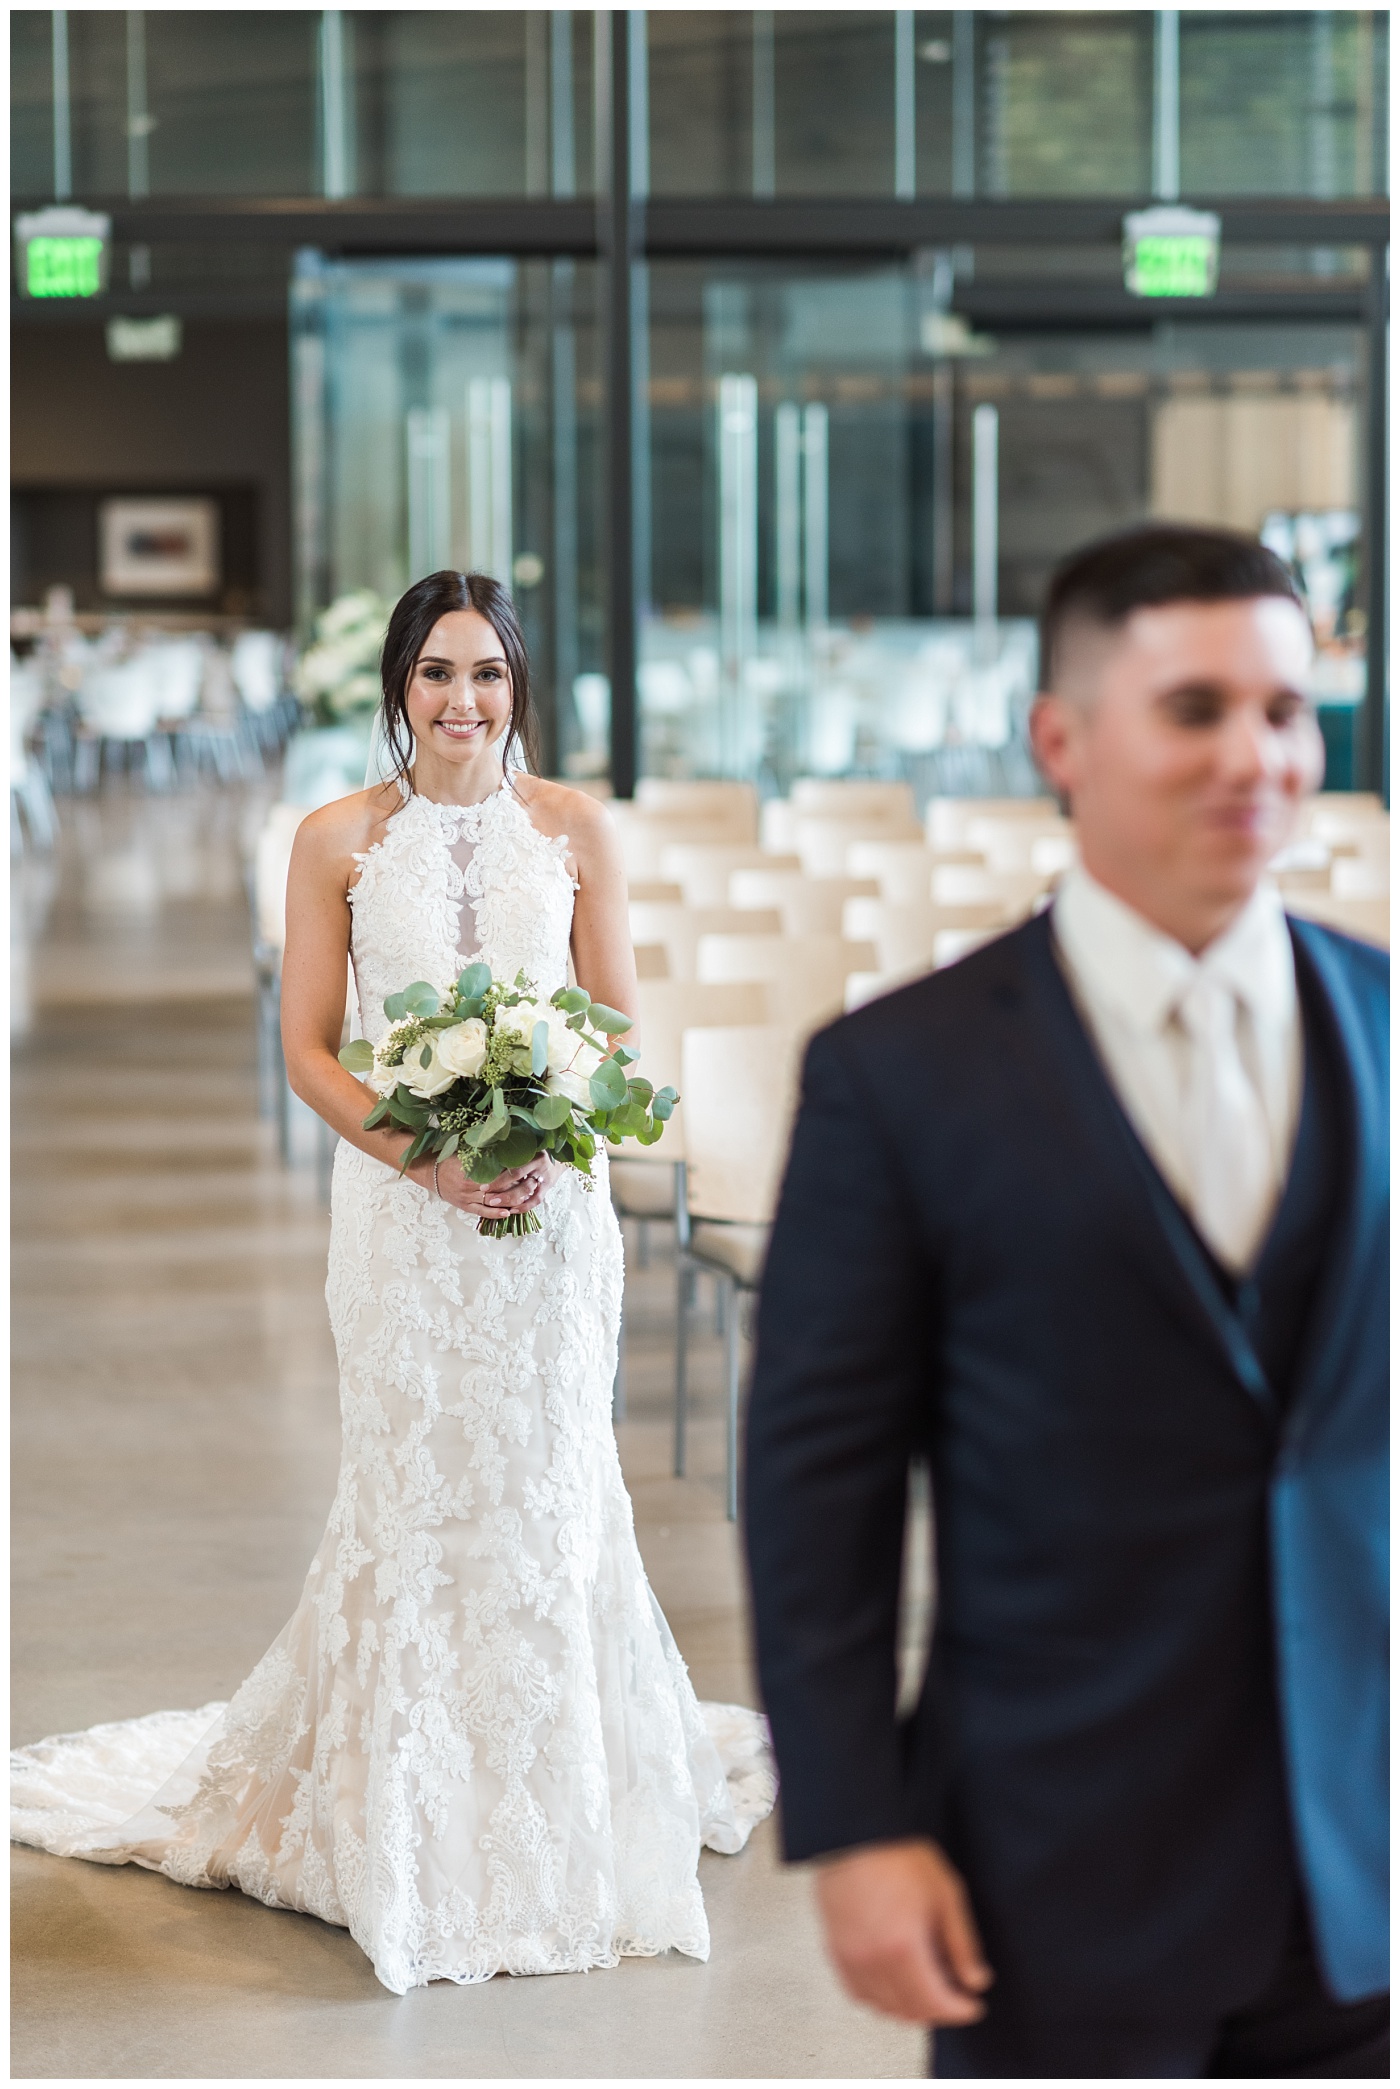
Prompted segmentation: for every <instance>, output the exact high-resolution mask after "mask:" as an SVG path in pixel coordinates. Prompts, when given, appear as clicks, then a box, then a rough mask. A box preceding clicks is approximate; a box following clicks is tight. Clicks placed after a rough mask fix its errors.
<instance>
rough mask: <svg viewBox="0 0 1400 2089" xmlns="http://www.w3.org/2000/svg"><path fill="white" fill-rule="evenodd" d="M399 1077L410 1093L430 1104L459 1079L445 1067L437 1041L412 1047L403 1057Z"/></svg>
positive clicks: (448, 1067) (449, 1068)
mask: <svg viewBox="0 0 1400 2089" xmlns="http://www.w3.org/2000/svg"><path fill="white" fill-rule="evenodd" d="M424 1052H426V1053H427V1054H428V1063H427V1065H426V1066H425V1065H424V1064H423V1054H424ZM398 1075H399V1079H400V1080H401V1081H402V1082H403V1084H404V1087H405V1088H407V1089H408V1091H409V1093H410V1094H411V1095H416V1096H418V1097H419V1099H420V1100H421V1101H423V1102H430V1101H431V1100H432V1098H433V1097H434V1096H435V1095H441V1094H442V1091H443V1089H444V1088H450V1087H451V1086H452V1083H453V1082H454V1081H455V1080H456V1078H457V1076H456V1074H455V1073H454V1072H453V1071H452V1068H451V1067H450V1066H444V1065H443V1063H442V1061H441V1059H439V1057H438V1054H437V1045H436V1041H435V1040H434V1041H433V1042H431V1043H430V1042H427V1041H424V1042H423V1043H421V1044H414V1045H410V1046H409V1048H408V1050H407V1051H406V1052H405V1053H404V1055H403V1064H402V1066H400V1067H399V1069H398Z"/></svg>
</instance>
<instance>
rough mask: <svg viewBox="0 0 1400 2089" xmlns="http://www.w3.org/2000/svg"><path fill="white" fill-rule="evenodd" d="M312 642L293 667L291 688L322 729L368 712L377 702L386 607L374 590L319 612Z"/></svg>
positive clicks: (354, 594) (341, 598)
mask: <svg viewBox="0 0 1400 2089" xmlns="http://www.w3.org/2000/svg"><path fill="white" fill-rule="evenodd" d="M313 628H314V631H315V637H314V639H313V641H312V643H311V644H310V645H309V646H308V647H307V649H306V651H305V652H304V653H303V654H302V656H301V658H300V660H299V661H298V662H297V666H296V673H295V676H294V683H295V687H296V692H297V695H298V696H299V697H300V698H301V700H302V702H303V703H305V704H309V705H311V706H312V708H313V709H314V710H315V713H316V716H317V719H318V720H319V722H320V723H321V724H322V725H340V724H342V723H343V722H344V721H345V720H346V719H347V718H360V717H365V716H367V715H368V714H369V713H370V712H372V711H373V710H374V709H375V707H376V705H377V704H378V702H379V698H380V681H379V655H380V651H381V649H382V647H383V644H384V634H385V632H386V631H387V630H388V628H389V605H388V603H387V602H385V601H383V600H382V598H381V597H380V596H378V595H376V594H375V592H374V590H373V588H356V589H354V590H353V591H352V592H351V593H350V594H347V595H340V596H338V597H337V598H336V600H335V601H334V602H332V604H331V606H330V608H329V609H324V610H322V612H321V614H320V616H318V617H317V619H316V622H315V625H314V627H313Z"/></svg>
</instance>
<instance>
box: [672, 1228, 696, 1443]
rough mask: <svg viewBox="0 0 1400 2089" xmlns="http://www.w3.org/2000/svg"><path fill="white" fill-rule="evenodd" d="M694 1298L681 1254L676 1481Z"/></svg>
mask: <svg viewBox="0 0 1400 2089" xmlns="http://www.w3.org/2000/svg"><path fill="white" fill-rule="evenodd" d="M694 1297H695V1271H694V1270H693V1269H692V1268H691V1266H690V1264H689V1263H688V1262H687V1261H686V1259H685V1256H684V1255H682V1256H681V1258H680V1262H679V1265H678V1267H677V1270H676V1456H675V1471H676V1477H677V1479H683V1478H684V1476H685V1425H686V1402H687V1397H688V1394H687V1387H686V1366H687V1363H688V1361H689V1359H688V1357H687V1354H686V1337H687V1334H688V1331H689V1330H688V1322H689V1319H690V1308H691V1303H692V1301H693V1299H694Z"/></svg>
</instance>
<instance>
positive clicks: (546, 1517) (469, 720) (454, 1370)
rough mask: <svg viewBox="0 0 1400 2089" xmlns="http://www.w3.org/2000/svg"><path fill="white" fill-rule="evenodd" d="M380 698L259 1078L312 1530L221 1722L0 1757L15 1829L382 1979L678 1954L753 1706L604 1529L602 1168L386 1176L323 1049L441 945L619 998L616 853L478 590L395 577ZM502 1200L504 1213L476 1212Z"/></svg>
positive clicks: (191, 1722)
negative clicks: (720, 1702)
mask: <svg viewBox="0 0 1400 2089" xmlns="http://www.w3.org/2000/svg"><path fill="white" fill-rule="evenodd" d="M383 683H384V706H383V728H384V735H385V740H386V743H387V747H388V749H389V753H390V756H391V758H392V761H393V763H394V764H395V767H396V775H395V776H394V778H393V779H392V780H391V781H390V782H388V783H385V784H381V785H378V786H376V787H375V788H373V789H370V790H366V791H362V792H360V793H358V794H357V795H355V796H353V797H349V798H343V799H340V800H339V801H338V802H336V803H335V804H333V805H327V806H325V807H324V808H323V809H322V810H321V811H320V812H317V813H313V814H312V815H311V816H310V817H308V818H307V819H306V820H305V821H303V823H302V825H301V827H300V829H299V830H298V834H297V841H296V848H295V851H294V853H293V857H292V864H291V872H290V876H289V880H288V888H287V942H286V954H285V960H284V968H283V985H282V1006H283V1016H282V1028H283V1040H284V1046H285V1052H286V1061H287V1071H288V1076H289V1079H290V1080H291V1083H292V1086H293V1087H294V1088H295V1090H296V1092H297V1093H298V1094H299V1095H301V1096H303V1097H304V1098H305V1100H306V1101H307V1102H308V1103H310V1104H311V1105H312V1107H313V1108H314V1109H316V1110H317V1111H319V1113H320V1114H321V1116H322V1117H323V1118H325V1120H326V1122H327V1123H328V1124H329V1125H330V1126H331V1127H332V1129H333V1130H335V1131H336V1132H338V1133H339V1135H340V1142H341V1143H340V1146H339V1150H338V1152H337V1156H336V1163H335V1177H334V1187H333V1191H332V1199H331V1245H330V1267H329V1275H328V1279H327V1285H326V1296H327V1300H328V1302H329V1306H330V1314H331V1322H332V1327H333V1329H334V1333H335V1340H336V1347H337V1353H338V1356H339V1363H340V1399H341V1412H342V1423H343V1447H342V1459H341V1470H340V1482H339V1487H338V1489H337V1493H336V1498H335V1502H334V1505H333V1507H332V1509H331V1513H330V1520H329V1522H328V1524H327V1527H326V1533H325V1536H324V1538H323V1539H322V1541H321V1545H320V1549H319V1550H318V1552H317V1554H316V1557H315V1559H314V1560H313V1561H312V1563H311V1569H310V1572H309V1574H308V1575H307V1579H306V1584H305V1587H304V1589H303V1591H302V1596H301V1600H300V1602H299V1604H298V1605H297V1608H296V1611H295V1612H294V1614H293V1616H292V1618H291V1620H290V1622H289V1623H288V1624H287V1625H286V1626H285V1628H284V1629H283V1631H282V1632H281V1634H280V1635H279V1637H278V1638H277V1640H276V1641H275V1642H274V1644H273V1645H272V1647H271V1648H270V1650H269V1651H268V1653H267V1654H266V1655H265V1656H264V1657H263V1659H262V1660H261V1661H260V1662H259V1663H258V1666H257V1667H256V1668H255V1669H254V1671H253V1673H252V1674H251V1676H249V1678H248V1679H247V1681H246V1682H245V1683H244V1684H243V1685H242V1687H241V1688H240V1689H239V1690H238V1691H237V1692H236V1694H235V1696H234V1697H233V1700H232V1702H231V1703H230V1704H228V1705H227V1706H223V1705H207V1706H205V1707H204V1708H203V1709H202V1710H201V1711H199V1712H181V1713H174V1712H164V1713H156V1714H154V1715H152V1716H151V1717H149V1718H146V1719H139V1720H131V1721H126V1722H123V1723H121V1724H118V1725H114V1726H107V1727H94V1728H93V1729H91V1730H90V1732H88V1733H83V1734H72V1735H62V1736H59V1737H58V1738H57V1739H54V1740H50V1741H45V1742H41V1743H39V1744H38V1745H37V1746H36V1747H34V1748H30V1749H24V1750H21V1751H20V1752H19V1755H18V1757H17V1758H16V1763H15V1773H16V1774H15V1784H14V1788H13V1809H14V1810H13V1813H12V1833H13V1835H14V1836H15V1837H16V1839H18V1840H20V1841H24V1842H29V1843H33V1844H36V1845H37V1846H38V1847H40V1848H42V1849H47V1850H52V1851H55V1852H58V1853H59V1854H62V1855H70V1856H83V1857H87V1858H90V1859H92V1860H94V1861H96V1862H100V1863H107V1864H123V1863H135V1864H141V1865H145V1866H147V1867H149V1868H151V1869H153V1870H158V1871H163V1872H165V1873H167V1874H168V1875H169V1876H170V1877H171V1878H173V1879H177V1880H180V1881H182V1882H183V1883H185V1884H186V1885H191V1886H237V1887H239V1888H241V1889H242V1891H243V1892H245V1893H248V1894H252V1895H253V1896H255V1897H256V1898H257V1899H258V1900H261V1901H264V1902H266V1903H267V1904H268V1905H269V1906H270V1907H278V1908H293V1909H299V1910H301V1911H302V1912H304V1913H307V1914H312V1915H317V1916H320V1917H321V1919H322V1920H323V1921H326V1922H333V1923H338V1924H342V1925H344V1926H345V1927H347V1928H348V1929H349V1931H350V1933H351V1935H352V1936H353V1937H354V1938H355V1940H356V1942H357V1943H358V1944H359V1945H360V1946H361V1948H362V1949H363V1950H364V1951H365V1952H366V1953H367V1954H368V1956H369V1958H370V1960H371V1961H372V1963H373V1966H374V1970H375V1972H376V1973H377V1974H378V1976H379V1978H380V1980H381V1981H382V1982H383V1983H384V1985H385V1986H386V1987H388V1988H390V1989H392V1990H393V1991H394V1992H395V1993H396V1994H403V1993H406V1992H407V1990H408V1989H410V1988H412V1987H416V1986H419V1985H421V1984H422V1983H424V1982H425V1981H429V1980H443V1979H446V1980H456V1981H476V1980H487V1979H490V1978H491V1976H492V1975H493V1974H496V1973H500V1972H507V1973H562V1972H581V1971H584V1970H585V1969H587V1968H589V1967H594V1966H613V1965H616V1964H617V1962H618V1960H619V1958H620V1957H621V1956H625V1955H649V1954H653V1953H657V1952H662V1951H667V1950H678V1951H682V1952H686V1953H688V1954H689V1955H690V1956H691V1957H693V1958H701V1959H703V1958H705V1957H707V1956H708V1954H709V1932H708V1928H707V1925H706V1920H705V1909H704V1904H703V1901H702V1899H701V1894H700V1888H699V1882H698V1879H697V1875H696V1867H697V1859H698V1856H699V1852H700V1848H701V1845H702V1844H705V1845H707V1846H708V1847H709V1848H711V1849H714V1850H721V1851H726V1852H732V1851H735V1850H738V1849H740V1848H742V1846H743V1844H744V1842H745V1840H746V1839H747V1836H748V1833H749V1830H750V1828H751V1827H752V1825H753V1822H754V1821H755V1820H756V1819H759V1818H761V1817H762V1816H763V1815H764V1814H765V1813H767V1812H768V1811H769V1809H770V1807H771V1805H772V1803H773V1781H772V1773H771V1769H770V1767H769V1758H768V1756H767V1753H766V1748H765V1745H764V1738H763V1729H762V1722H761V1721H760V1720H759V1718H758V1716H757V1715H756V1714H754V1713H745V1712H743V1711H741V1710H739V1709H738V1708H735V1707H726V1706H709V1707H704V1708H702V1707H701V1706H699V1705H698V1704H697V1702H696V1699H695V1695H694V1692H693V1691H692V1689H691V1685H690V1681H689V1678H688V1676H687V1674H686V1671H685V1667H684V1665H683V1663H682V1661H681V1659H680V1656H679V1654H678V1653H677V1651H676V1647H675V1643H674V1641H673V1640H672V1637H671V1634H670V1631H669V1629H668V1628H667V1625H666V1621H665V1619H664V1617H663V1616H662V1614H661V1611H660V1608H659V1607H658V1605H657V1602H656V1599H655V1597H654V1596H653V1595H652V1592H651V1589H650V1587H649V1586H648V1583H647V1579H646V1574H645V1572H644V1570H643V1567H642V1562H641V1557H640V1554H639V1553H638V1550H637V1544H636V1539H635V1536H634V1534H633V1528H632V1513H631V1503H630V1501H629V1500H628V1496H627V1493H626V1489H625V1487H624V1485H623V1480H622V1473H621V1469H620V1466H619V1464H618V1457H617V1450H616V1446H615V1443H614V1439H613V1432H612V1426H611V1413H610V1404H611V1388H612V1380H613V1373H614V1366H615V1362H616V1355H617V1331H618V1319H619V1313H620V1309H621V1295H622V1241H621V1235H620V1232H619V1229H618V1224H617V1220H616V1218H615V1216H614V1214H613V1211H612V1207H611V1205H610V1203H609V1201H608V1195H607V1183H606V1179H605V1164H602V1163H595V1171H596V1174H597V1176H598V1180H597V1181H596V1182H594V1183H592V1184H589V1183H587V1182H585V1181H584V1180H583V1179H582V1178H581V1177H580V1176H579V1175H578V1173H577V1172H576V1171H575V1170H573V1169H565V1170H563V1171H562V1172H561V1171H560V1170H559V1169H558V1168H557V1167H556V1165H555V1164H554V1163H552V1162H551V1161H549V1160H548V1159H547V1158H540V1159H537V1160H535V1161H533V1162H531V1163H530V1164H529V1165H528V1166H526V1167H523V1168H519V1169H515V1170H512V1171H510V1172H508V1173H506V1174H504V1175H501V1176H499V1177H498V1178H497V1179H496V1181H494V1182H492V1183H490V1184H487V1185H486V1186H485V1187H482V1186H480V1185H478V1184H476V1183H473V1182H472V1181H470V1180H469V1179H468V1178H467V1177H466V1176H465V1175H464V1174H463V1173H462V1170H461V1169H460V1167H459V1166H458V1164H457V1162H456V1160H455V1158H454V1159H451V1160H447V1161H443V1162H442V1163H440V1164H439V1165H438V1166H436V1167H434V1165H433V1164H432V1162H431V1161H429V1160H422V1161H419V1162H417V1163H416V1164H415V1165H414V1166H413V1167H412V1168H410V1169H409V1171H408V1174H407V1176H406V1177H405V1176H403V1175H401V1174H400V1172H399V1168H398V1163H399V1160H400V1158H401V1155H402V1153H403V1151H404V1149H405V1148H406V1147H407V1145H408V1143H409V1135H408V1134H406V1133H404V1132H395V1131H383V1130H380V1131H373V1132H366V1131H364V1130H363V1129H362V1120H363V1119H364V1117H365V1116H366V1114H367V1113H368V1111H369V1109H370V1107H371V1105H372V1102H373V1100H374V1098H373V1097H372V1096H371V1095H370V1094H369V1092H368V1090H367V1089H366V1088H364V1087H363V1086H362V1085H361V1084H360V1083H359V1082H358V1081H357V1080H356V1079H355V1078H354V1077H353V1076H352V1075H350V1074H348V1073H346V1072H345V1071H344V1070H343V1068H342V1067H341V1066H340V1065H339V1063H338V1061H337V1058H336V1052H337V1049H338V1047H339V1045H340V1040H341V1025H342V1019H343V1014H344V1007H345V986H346V957H347V953H348V955H349V958H350V960H351V963H352V964H353V967H354V976H355V984H356V989H357V998H358V1003H359V1022H360V1027H361V1030H362V1032H363V1034H364V1035H365V1036H367V1037H369V1038H370V1039H371V1040H374V1039H377V1038H378V1037H380V1036H382V1034H383V1032H384V1031H385V1029H386V1028H387V1027H388V1024H387V1019H386V1018H385V1016H384V1014H383V1003H384V998H385V996H386V995H387V994H389V993H392V992H394V991H396V990H397V989H399V988H401V987H403V986H405V985H407V984H408V983H409V982H410V981H412V980H414V979H426V980H429V981H432V982H434V983H436V984H439V985H446V984H447V983H448V982H449V981H450V980H452V979H454V978H455V977H456V975H457V973H458V972H459V971H460V970H461V969H462V967H463V965H464V964H466V963H467V962H468V961H469V960H472V959H475V958H481V959H482V960H484V961H485V962H487V963H489V964H490V966H491V968H492V971H493V972H494V973H495V974H496V975H497V976H498V977H505V978H508V979H514V977H515V975H516V973H517V971H522V970H523V971H524V972H525V974H526V975H527V977H528V978H529V979H530V980H531V981H532V982H533V984H534V986H535V987H536V988H537V989H538V991H539V992H540V994H541V995H543V996H546V997H547V996H548V995H549V994H551V993H553V992H554V991H555V989H556V988H558V987H560V986H562V985H563V984H564V981H565V977H566V971H567V967H568V963H569V959H570V956H572V960H573V966H574V971H575V974H576V976H577V978H578V980H579V982H580V983H581V984H582V985H583V986H585V987H586V988H587V989H588V991H589V992H590V993H591V994H592V995H593V997H594V998H595V999H596V1000H601V1001H604V1002H607V1003H608V1004H610V1005H611V1006H612V1007H614V1008H620V1009H622V1010H623V1011H624V1012H625V1013H627V1014H634V1013H635V1010H636V975H635V971H634V966H633V959H632V948H631V943H630V940H629V936H628V927H627V891H626V881H625V877H624V873H623V869H622V865H621V861H620V857H619V852H618V849H617V845H616V842H615V839H614V837H613V830H612V825H611V822H610V821H609V820H608V818H607V816H606V814H605V813H604V812H603V810H602V808H601V807H600V806H598V805H597V804H596V803H595V802H594V801H593V800H592V799H590V798H589V797H587V796H586V795H585V794H583V793H582V792H578V791H572V790H567V789H565V788H563V787H562V786H561V785H558V784H554V783H547V782H545V781H543V780H542V779H540V778H538V777H535V776H532V775H530V774H529V773H528V771H527V770H526V769H525V768H524V767H523V766H520V765H519V751H520V750H522V749H523V750H524V751H525V752H526V753H528V752H529V750H530V746H531V739H532V733H531V725H532V720H531V709H530V683H529V668H528V663H527V660H526V655H525V648H524V643H523V640H522V638H521V634H520V628H519V625H518V623H517V621H516V618H515V614H514V610H513V608H512V606H511V602H510V598H509V596H508V595H507V594H506V593H505V591H504V589H503V588H501V587H500V586H499V585H498V584H497V583H496V582H495V581H493V580H490V579H487V578H485V577H484V576H482V575H481V574H475V573H473V574H462V573H454V572H442V573H434V574H432V575H430V576H429V577H428V578H427V579H425V580H420V581H418V582H417V583H416V584H415V585H414V586H413V587H411V588H410V589H409V590H408V593H407V594H406V595H404V597H403V598H402V600H401V601H400V602H399V604H398V606H397V607H396V609H395V611H394V614H393V617H392V619H391V621H390V624H389V629H388V634H387V636H386V639H385V643H384V655H383ZM513 758H514V759H513ZM511 1211H534V1212H536V1213H537V1214H538V1217H539V1222H540V1230H539V1231H538V1232H536V1233H531V1234H526V1235H524V1236H521V1237H510V1238H505V1239H492V1238H484V1237H483V1236H482V1235H480V1234H479V1233H478V1231H477V1227H476V1220H477V1218H478V1217H480V1216H483V1215H487V1214H499V1213H506V1212H511ZM712 1732H713V1737H712ZM717 1742H718V1743H719V1744H720V1745H721V1746H723V1748H724V1751H725V1754H726V1755H727V1757H728V1758H729V1775H728V1776H726V1769H725V1766H724V1765H723V1764H722V1762H721V1759H720V1747H719V1746H717Z"/></svg>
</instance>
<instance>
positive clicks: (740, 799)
mask: <svg viewBox="0 0 1400 2089" xmlns="http://www.w3.org/2000/svg"><path fill="white" fill-rule="evenodd" d="M632 802H633V804H634V805H638V806H640V807H641V809H642V811H643V812H647V813H660V814H661V815H662V816H663V817H664V818H667V819H669V818H672V817H674V816H675V815H679V816H680V817H681V818H682V819H695V818H697V817H698V818H700V819H706V820H713V819H721V820H728V821H732V822H735V823H738V824H742V825H744V826H745V827H747V828H748V830H749V831H750V832H751V833H752V834H754V835H757V833H758V792H757V791H756V790H755V789H754V787H753V785H752V784H751V783H726V782H722V781H710V780H705V781H702V782H696V781H692V780H690V779H686V780H685V781H681V780H680V779H678V778H672V777H669V776H643V777H642V778H640V780H639V781H638V784H637V793H636V796H635V798H634V799H633V801H632Z"/></svg>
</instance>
